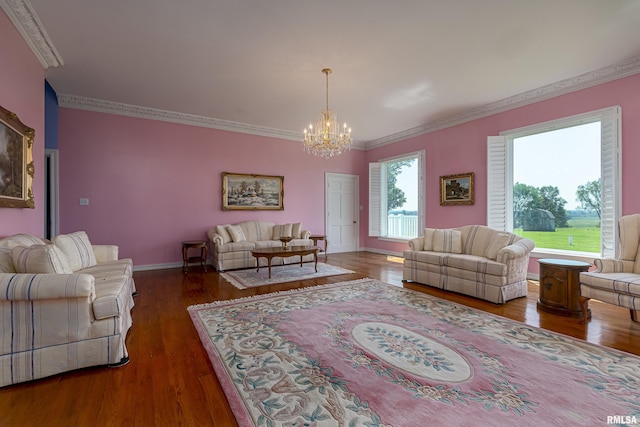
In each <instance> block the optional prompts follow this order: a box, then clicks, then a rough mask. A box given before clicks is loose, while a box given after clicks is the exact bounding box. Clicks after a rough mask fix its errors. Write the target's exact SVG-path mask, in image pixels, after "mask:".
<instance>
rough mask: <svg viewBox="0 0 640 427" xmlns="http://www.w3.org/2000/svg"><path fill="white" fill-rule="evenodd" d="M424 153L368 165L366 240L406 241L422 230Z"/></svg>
mask: <svg viewBox="0 0 640 427" xmlns="http://www.w3.org/2000/svg"><path fill="white" fill-rule="evenodd" d="M424 176H425V151H424V150H421V151H416V152H413V153H408V154H404V155H401V156H396V157H392V158H386V159H381V160H380V161H378V162H375V163H370V164H369V236H376V237H380V238H383V239H397V240H409V239H411V238H414V237H418V236H420V235H422V232H423V230H424V227H425V215H424V211H425V185H424V182H425V178H424Z"/></svg>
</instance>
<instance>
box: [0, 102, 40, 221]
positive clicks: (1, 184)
mask: <svg viewBox="0 0 640 427" xmlns="http://www.w3.org/2000/svg"><path fill="white" fill-rule="evenodd" d="M34 136H35V131H34V130H33V129H32V128H30V127H29V126H27V125H25V124H24V123H22V122H21V121H20V119H18V116H17V115H16V114H15V113H12V112H11V111H9V110H7V109H5V108H3V107H0V207H3V208H30V209H33V208H35V202H34V199H33V176H34V165H33V139H34Z"/></svg>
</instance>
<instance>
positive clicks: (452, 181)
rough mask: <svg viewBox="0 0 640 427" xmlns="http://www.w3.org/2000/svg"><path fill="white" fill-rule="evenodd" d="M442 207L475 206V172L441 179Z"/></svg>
mask: <svg viewBox="0 0 640 427" xmlns="http://www.w3.org/2000/svg"><path fill="white" fill-rule="evenodd" d="M440 204H441V205H442V206H452V205H472V204H473V172H466V173H461V174H457V175H446V176H441V177H440Z"/></svg>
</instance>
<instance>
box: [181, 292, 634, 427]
mask: <svg viewBox="0 0 640 427" xmlns="http://www.w3.org/2000/svg"><path fill="white" fill-rule="evenodd" d="M188 310H189V313H190V315H191V318H192V320H193V323H194V325H195V327H196V329H197V331H198V333H199V335H200V338H201V340H202V343H203V345H204V347H205V348H206V350H207V353H208V354H209V357H210V359H211V362H212V364H213V367H214V370H215V372H216V374H217V376H218V378H219V380H220V383H221V384H222V387H223V388H224V391H225V394H226V397H227V399H228V401H229V404H230V405H231V408H232V410H233V413H234V415H235V417H236V419H237V421H238V424H239V425H240V426H345V427H346V426H394V427H401V426H408V427H409V426H410V427H413V426H427V425H436V426H536V427H538V426H552V425H553V426H573V425H576V426H594V425H606V424H607V421H612V420H613V421H615V420H623V422H628V421H629V420H634V419H635V420H638V421H640V395H639V394H638V390H639V388H640V357H637V356H633V355H629V354H627V353H623V352H620V351H616V350H612V349H608V348H604V347H600V346H596V345H593V344H589V343H586V342H584V341H580V340H576V339H573V338H570V337H567V336H564V335H559V334H556V333H552V332H549V331H545V330H542V329H537V328H534V327H531V326H527V325H525V324H522V323H519V322H516V321H512V320H508V319H504V318H501V317H498V316H494V315H491V314H488V313H484V312H481V311H478V310H475V309H472V308H468V307H465V306H460V305H456V304H454V303H451V302H448V301H444V300H441V299H438V298H435V297H432V296H429V295H425V294H422V293H419V292H414V291H411V290H407V289H404V288H401V287H396V286H392V285H389V284H386V283H383V282H380V281H377V280H372V279H361V280H355V281H350V282H341V283H336V284H332V285H323V286H314V287H309V288H303V289H298V290H294V291H288V292H282V293H276V294H266V295H260V296H255V297H249V298H245V299H240V300H233V301H220V302H216V303H212V304H205V305H199V306H191V307H189V309H188ZM615 417H617V418H615ZM610 423H611V422H610Z"/></svg>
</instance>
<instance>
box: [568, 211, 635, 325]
mask: <svg viewBox="0 0 640 427" xmlns="http://www.w3.org/2000/svg"><path fill="white" fill-rule="evenodd" d="M618 233H619V236H620V255H619V258H617V259H611V258H598V259H595V260H594V264H595V266H596V269H595V270H593V271H589V272H584V273H580V307H581V308H582V321H583V322H586V321H587V318H588V315H589V308H588V303H589V300H590V299H592V298H593V299H597V300H599V301H603V302H606V303H609V304H614V305H618V306H621V307H626V308H628V309H629V311H630V313H631V319H632V320H633V321H634V322H637V321H638V310H640V250H639V248H638V246H639V245H640V214H633V215H626V216H623V217H622V218H620V221H619V222H618Z"/></svg>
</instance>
